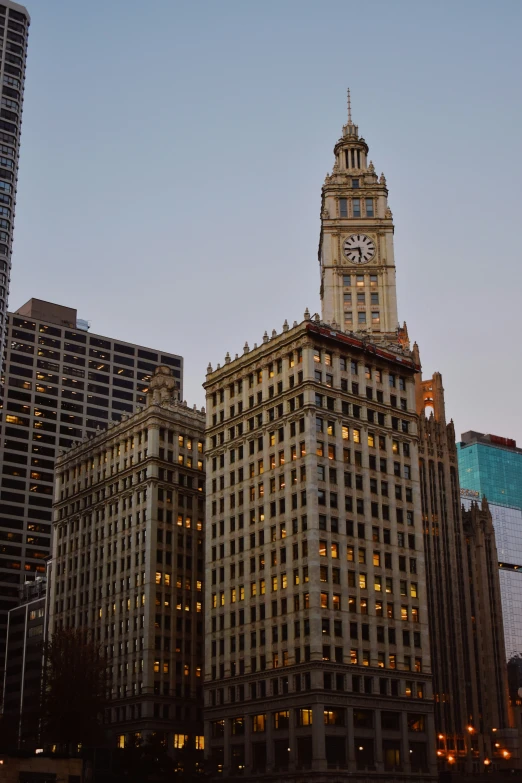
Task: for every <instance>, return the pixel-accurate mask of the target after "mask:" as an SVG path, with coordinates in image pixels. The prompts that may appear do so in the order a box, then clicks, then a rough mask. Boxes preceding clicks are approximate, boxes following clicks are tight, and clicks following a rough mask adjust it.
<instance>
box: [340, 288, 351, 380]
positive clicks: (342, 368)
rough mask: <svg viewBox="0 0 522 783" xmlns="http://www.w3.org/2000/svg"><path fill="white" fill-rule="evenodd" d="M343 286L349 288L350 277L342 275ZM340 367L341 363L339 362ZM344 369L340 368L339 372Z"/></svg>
mask: <svg viewBox="0 0 522 783" xmlns="http://www.w3.org/2000/svg"><path fill="white" fill-rule="evenodd" d="M343 286H344V287H345V288H348V287H349V286H350V275H343ZM341 365H342V361H341ZM343 369H346V368H343V367H342V366H341V370H343Z"/></svg>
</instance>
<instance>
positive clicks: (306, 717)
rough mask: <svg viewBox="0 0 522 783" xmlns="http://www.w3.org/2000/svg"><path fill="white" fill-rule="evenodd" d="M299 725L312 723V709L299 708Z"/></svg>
mask: <svg viewBox="0 0 522 783" xmlns="http://www.w3.org/2000/svg"><path fill="white" fill-rule="evenodd" d="M299 725H300V726H311V725H312V710H311V709H301V710H299Z"/></svg>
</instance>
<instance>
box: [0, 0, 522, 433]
mask: <svg viewBox="0 0 522 783" xmlns="http://www.w3.org/2000/svg"><path fill="white" fill-rule="evenodd" d="M27 7H28V10H29V12H30V14H31V17H32V24H31V29H30V38H29V55H28V63H27V81H26V92H25V105H24V124H23V132H22V148H21V166H20V178H19V186H18V204H17V216H16V232H15V245H14V257H13V273H12V284H11V295H10V302H9V305H10V309H11V310H14V309H16V308H17V307H19V306H20V305H21V304H23V303H24V302H25V301H26V300H27V299H29V298H30V297H32V296H33V297H37V298H40V299H47V300H50V301H53V302H58V303H60V304H64V305H68V306H72V307H76V308H77V309H78V315H79V316H80V317H82V318H87V319H89V320H90V321H91V330H92V331H93V332H96V333H98V334H106V335H109V336H112V337H118V338H120V339H123V340H129V341H132V342H137V343H141V344H143V345H149V346H151V347H154V348H162V349H164V350H167V351H172V352H175V353H180V354H182V355H183V356H184V357H185V394H184V396H185V398H186V400H187V401H188V402H189V404H193V403H194V402H196V403H197V404H198V405H202V404H203V403H204V394H203V390H202V388H201V383H202V382H203V381H204V378H205V372H206V367H207V364H208V362H209V361H211V362H212V364H213V365H214V367H215V366H216V364H217V363H218V362H221V363H222V362H223V359H224V356H225V354H226V352H227V351H230V353H231V355H232V356H234V354H235V353H236V352H239V353H241V352H242V349H243V345H244V343H245V340H248V342H249V343H250V346H252V345H253V343H254V342H258V343H259V342H260V341H261V340H262V336H263V333H264V331H265V329H267V330H268V331H269V333H270V332H271V331H272V329H274V328H275V329H277V331H278V332H279V331H280V330H281V327H282V324H283V322H284V320H285V318H287V319H288V321H289V322H290V323H292V321H294V319H296V320H298V321H301V320H302V315H303V311H304V309H305V307H306V306H308V307H309V308H310V310H311V312H312V313H314V312H316V311H318V310H319V268H318V261H317V245H318V236H319V208H320V191H321V185H322V183H323V180H324V176H325V174H326V172H327V171H331V168H332V165H333V152H332V150H333V146H334V144H335V142H336V140H337V139H338V138H339V136H340V134H341V127H342V125H343V123H344V122H345V121H346V117H345V115H346V109H345V105H346V87H347V86H350V87H351V90H352V107H353V117H354V121H355V122H356V123H358V125H359V130H360V133H361V134H362V135H363V136H364V137H365V139H366V141H367V142H368V144H369V145H370V158H371V159H372V160H373V162H374V164H375V167H376V169H377V171H378V173H380V172H381V171H384V173H385V175H386V177H387V182H388V187H389V190H390V195H389V199H390V206H391V208H392V211H393V216H394V220H395V227H396V230H395V257H396V263H397V284H398V299H399V316H400V318H401V320H406V321H407V323H408V328H409V332H410V337H411V338H412V340H416V341H417V342H418V343H419V346H420V349H421V359H422V363H423V367H424V374H425V376H426V377H427V376H429V375H431V373H432V372H433V371H434V370H439V371H440V372H441V373H442V375H443V379H444V386H445V389H446V405H447V413H448V418H450V417H452V418H453V419H454V420H455V425H456V431H457V435H458V436H459V435H460V433H461V432H463V431H465V430H467V429H477V430H481V431H483V432H493V433H496V434H499V435H504V436H510V437H517V438H518V440H519V441H520V442H522V421H521V417H520V415H519V411H520V389H521V387H522V362H521V351H520V334H521V323H522V308H521V293H522V272H521V264H522V240H521V224H522V210H521V195H520V194H521V187H522V165H521V139H522V110H521V74H522V55H521V46H520V30H521V29H522V3H521V2H520V1H519V0H501V1H500V2H494V3H493V2H490V0H488V1H487V2H483V0H460V1H457V2H455V0H451V2H446V1H442V2H440V1H439V0H438V1H437V2H433V1H432V2H428V1H427V0H415V2H410V1H409V0H402V1H401V0H396V1H395V2H384V1H383V2H379V1H375V0H365V2H360V0H357V2H355V1H354V0H343V2H338V1H337V0H329V1H328V2H310V1H309V0H279V1H278V2H276V1H275V0H263V2H259V0H258V1H257V2H254V1H253V0H242V1H241V2H239V1H238V0H212V1H209V0H193V1H192V2H189V0H183V1H178V0H148V2H143V0H140V1H138V0H103V1H102V0H91V1H90V2H87V1H86V0H28V2H27ZM520 445H522V443H520Z"/></svg>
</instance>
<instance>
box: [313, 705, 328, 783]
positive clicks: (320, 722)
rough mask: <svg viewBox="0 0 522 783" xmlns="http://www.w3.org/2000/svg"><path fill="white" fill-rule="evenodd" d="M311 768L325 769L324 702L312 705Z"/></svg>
mask: <svg viewBox="0 0 522 783" xmlns="http://www.w3.org/2000/svg"><path fill="white" fill-rule="evenodd" d="M312 769H315V770H320V769H326V749H325V740H324V704H314V705H313V706H312Z"/></svg>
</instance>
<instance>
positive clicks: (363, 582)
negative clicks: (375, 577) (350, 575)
mask: <svg viewBox="0 0 522 783" xmlns="http://www.w3.org/2000/svg"><path fill="white" fill-rule="evenodd" d="M359 587H360V588H361V590H366V574H359Z"/></svg>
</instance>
